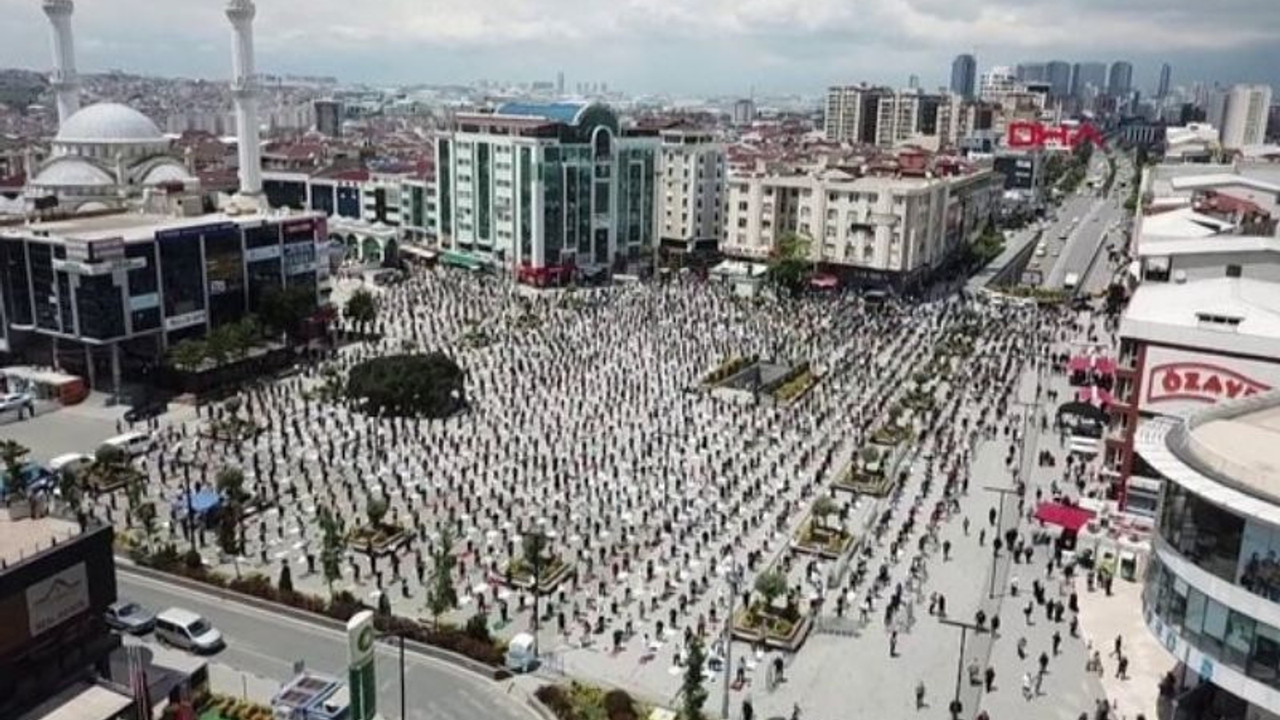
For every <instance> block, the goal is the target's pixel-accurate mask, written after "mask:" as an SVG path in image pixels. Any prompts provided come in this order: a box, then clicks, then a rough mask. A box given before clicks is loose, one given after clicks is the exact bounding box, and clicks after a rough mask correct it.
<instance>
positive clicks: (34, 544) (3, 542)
mask: <svg viewBox="0 0 1280 720" xmlns="http://www.w3.org/2000/svg"><path fill="white" fill-rule="evenodd" d="M79 534H80V525H79V524H77V523H75V522H72V521H69V520H64V519H62V518H57V517H47V516H46V517H42V518H26V519H23V520H0V565H14V564H16V563H19V562H22V561H23V560H25V559H27V558H29V557H31V556H33V555H36V554H38V553H41V552H44V551H45V550H48V549H49V548H51V547H53V546H54V545H56V544H58V543H61V542H63V541H65V540H69V539H71V538H73V537H75V536H77V535H79Z"/></svg>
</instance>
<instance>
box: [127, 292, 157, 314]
mask: <svg viewBox="0 0 1280 720" xmlns="http://www.w3.org/2000/svg"><path fill="white" fill-rule="evenodd" d="M155 307H160V293H147V294H145V295H130V296H129V310H130V311H134V310H150V309H151V308H155Z"/></svg>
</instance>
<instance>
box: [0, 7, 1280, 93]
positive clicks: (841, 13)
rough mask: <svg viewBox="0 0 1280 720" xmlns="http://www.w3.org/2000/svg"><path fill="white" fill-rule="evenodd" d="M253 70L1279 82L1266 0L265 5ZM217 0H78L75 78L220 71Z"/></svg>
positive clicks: (376, 80) (432, 78)
mask: <svg viewBox="0 0 1280 720" xmlns="http://www.w3.org/2000/svg"><path fill="white" fill-rule="evenodd" d="M257 5H258V15H257V22H256V26H255V27H256V31H257V53H258V69H259V72H263V73H273V74H298V75H333V76H335V77H337V78H339V79H340V80H342V81H344V82H369V83H373V84H380V83H387V84H392V83H411V84H413V83H424V84H449V83H469V82H473V81H476V80H481V79H490V80H503V81H513V82H528V81H532V80H554V79H555V77H556V73H557V71H563V72H564V74H565V82H566V87H567V88H568V89H570V90H572V89H573V88H574V87H575V85H576V83H578V82H605V83H608V84H609V87H610V89H614V88H617V89H620V90H624V91H627V92H630V93H667V94H673V95H746V94H747V93H749V92H752V91H754V92H755V93H756V94H758V95H768V94H779V93H797V94H817V93H819V92H821V91H822V89H823V88H825V87H826V86H827V85H830V84H837V83H839V84H847V83H855V82H859V81H863V80H865V81H868V82H875V83H885V84H890V85H898V86H905V85H906V84H907V81H908V76H910V75H918V76H919V77H920V80H921V84H922V85H923V86H924V87H927V88H932V87H936V86H939V85H943V84H945V83H946V82H947V80H948V77H949V73H950V63H951V59H952V58H953V57H954V56H955V55H956V54H957V53H961V52H971V53H974V54H975V55H976V56H977V58H978V66H979V71H980V72H981V71H984V70H986V69H987V68H989V67H991V66H993V65H1012V64H1016V63H1017V62H1020V61H1043V60H1050V59H1062V60H1066V61H1068V62H1076V61H1103V62H1110V61H1113V60H1119V59H1125V60H1129V61H1131V62H1133V63H1134V67H1135V71H1134V83H1135V85H1136V87H1137V88H1138V89H1140V90H1146V91H1150V90H1151V89H1152V88H1153V87H1154V85H1155V82H1156V77H1157V75H1158V72H1159V67H1160V63H1162V62H1168V63H1170V64H1171V65H1172V66H1173V84H1174V85H1175V86H1176V85H1179V84H1190V83H1191V82H1193V81H1205V82H1214V81H1220V82H1223V83H1236V82H1261V83H1270V84H1272V85H1275V86H1280V1H1277V0H1215V1H1214V2H1205V1H1204V0H358V1H354V2H353V1H352V0H258V2H257ZM223 6H224V2H223V1H222V0H79V2H78V3H77V7H76V14H75V16H74V17H73V20H72V22H73V25H74V28H75V36H76V46H77V48H76V49H77V59H78V64H79V67H80V70H81V71H82V72H86V71H88V72H94V71H103V70H108V69H120V70H125V71H129V72H137V73H142V74H150V75H162V76H178V75H181V76H188V77H205V78H210V79H221V78H226V77H227V76H228V75H229V74H230V52H231V51H230V42H231V40H230V26H229V24H228V23H227V21H226V18H225V16H224V15H223V13H222V8H223ZM49 58H50V47H49V31H48V26H47V22H46V21H45V18H44V15H43V13H42V12H41V10H40V2H39V0H0V67H25V68H31V69H37V70H47V69H48V68H49V67H50V65H51V61H50V59H49Z"/></svg>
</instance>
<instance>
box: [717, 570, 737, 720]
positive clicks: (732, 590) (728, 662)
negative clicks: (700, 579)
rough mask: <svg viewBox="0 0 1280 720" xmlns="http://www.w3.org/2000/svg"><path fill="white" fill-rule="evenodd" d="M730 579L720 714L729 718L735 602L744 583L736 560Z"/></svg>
mask: <svg viewBox="0 0 1280 720" xmlns="http://www.w3.org/2000/svg"><path fill="white" fill-rule="evenodd" d="M726 579H727V580H728V581H729V615H728V616H727V617H726V618H725V619H724V696H723V699H722V700H721V702H720V716H721V717H723V718H725V720H729V681H730V678H731V677H732V676H731V673H732V671H733V604H734V602H735V601H736V600H737V599H738V587H739V586H740V585H741V584H742V569H741V568H739V567H738V564H737V562H734V564H733V567H731V568H729V572H728V574H727V576H726Z"/></svg>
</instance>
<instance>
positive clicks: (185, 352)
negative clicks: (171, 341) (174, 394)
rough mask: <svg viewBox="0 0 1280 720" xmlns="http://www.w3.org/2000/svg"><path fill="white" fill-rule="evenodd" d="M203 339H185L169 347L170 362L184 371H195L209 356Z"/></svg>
mask: <svg viewBox="0 0 1280 720" xmlns="http://www.w3.org/2000/svg"><path fill="white" fill-rule="evenodd" d="M208 354H209V350H208V347H207V346H206V345H205V343H204V341H203V340H183V341H182V342H180V343H178V344H177V345H174V346H173V347H171V348H169V364H171V365H173V366H174V367H175V368H177V369H179V370H181V371H183V372H194V371H195V370H196V369H197V368H199V367H200V365H201V364H203V363H204V360H205V358H206V357H208Z"/></svg>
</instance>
